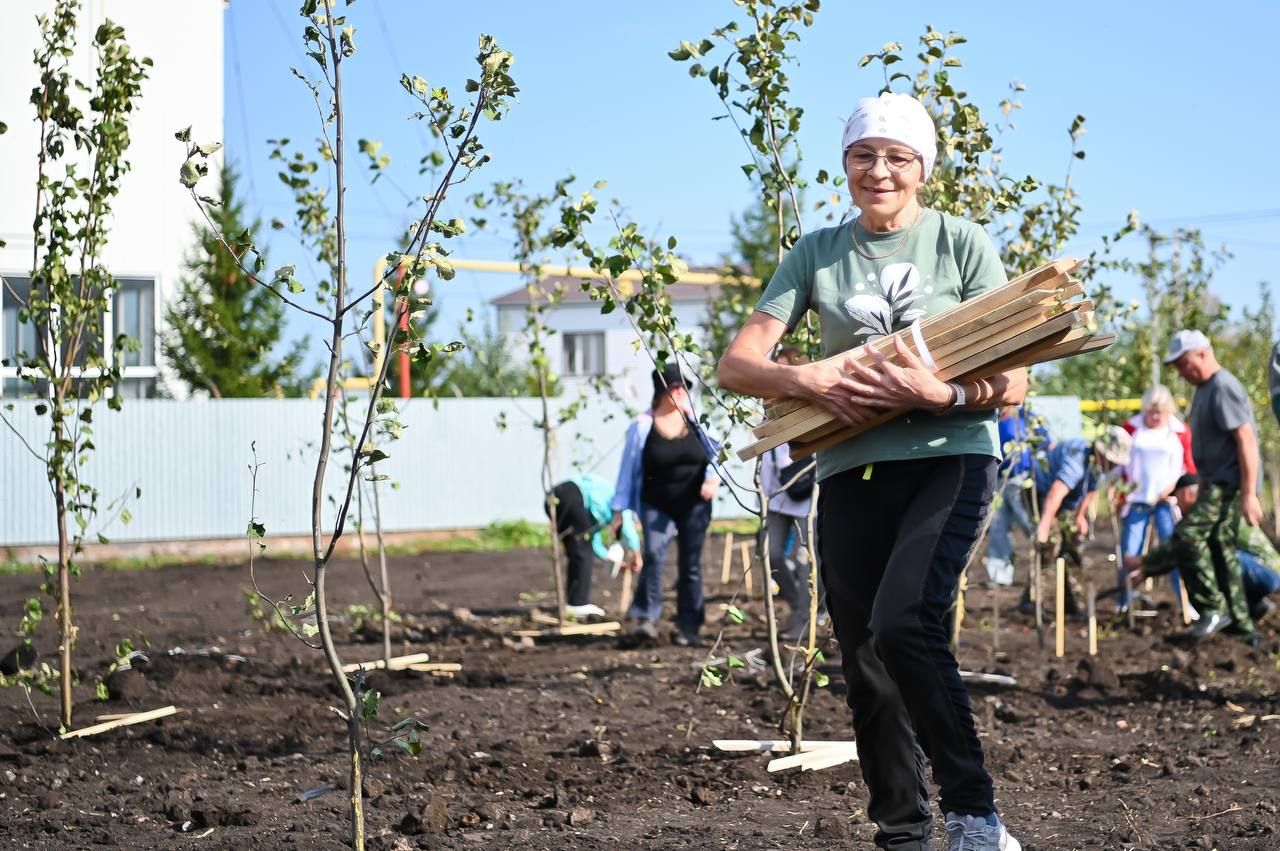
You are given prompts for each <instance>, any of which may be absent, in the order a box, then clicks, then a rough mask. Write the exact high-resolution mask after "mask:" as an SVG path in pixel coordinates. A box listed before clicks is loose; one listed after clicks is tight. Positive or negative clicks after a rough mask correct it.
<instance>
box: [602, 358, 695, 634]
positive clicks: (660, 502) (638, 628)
mask: <svg viewBox="0 0 1280 851" xmlns="http://www.w3.org/2000/svg"><path fill="white" fill-rule="evenodd" d="M718 451H719V447H718V446H717V445H716V444H715V443H714V442H713V441H712V440H711V439H710V438H708V437H707V436H706V434H705V433H704V432H703V431H702V430H701V429H700V428H699V427H698V424H697V421H696V420H695V419H694V417H693V409H692V407H691V406H690V404H689V387H688V381H687V380H686V378H685V376H684V374H683V373H682V372H681V371H680V367H679V365H678V364H676V363H674V362H672V363H667V364H666V365H665V367H664V368H663V369H662V370H661V371H659V370H654V372H653V407H652V409H651V410H650V411H648V412H646V413H644V414H641V415H640V416H639V417H637V418H636V419H635V420H633V421H632V423H631V426H630V427H629V428H628V430H627V439H626V444H625V446H624V447H623V450H622V463H621V465H620V467H619V470H618V484H617V487H616V488H615V490H614V497H613V511H614V515H613V516H614V524H615V526H616V525H618V524H620V523H621V522H622V512H623V511H626V510H631V511H634V512H636V514H637V515H638V516H639V517H640V526H641V529H642V530H643V534H644V542H643V553H644V558H643V567H642V568H641V569H640V577H639V579H638V581H637V582H636V588H635V593H634V595H633V596H632V599H631V608H630V609H629V610H628V612H627V617H628V618H630V619H631V620H632V621H633V622H634V624H635V627H634V630H633V632H632V634H631V636H630V640H631V642H632V643H648V642H652V641H654V640H656V639H657V636H658V627H657V622H658V620H659V618H660V617H661V616H662V587H663V582H662V573H663V568H664V567H665V563H666V558H667V548H668V547H669V546H670V545H671V541H672V539H675V541H676V547H677V556H678V558H677V564H678V567H679V574H678V577H677V579H676V633H675V637H674V641H675V643H676V644H678V645H681V646H686V647H688V646H697V645H699V644H700V643H701V639H700V638H699V636H698V631H699V630H700V629H701V627H702V623H703V620H704V619H705V612H704V605H703V595H702V544H703V541H704V540H705V539H706V534H707V527H708V526H709V525H710V524H711V501H712V500H713V499H714V498H715V495H716V491H717V490H718V489H719V487H720V477H719V476H718V475H717V474H716V472H715V464H714V459H715V457H716V453H717V452H718Z"/></svg>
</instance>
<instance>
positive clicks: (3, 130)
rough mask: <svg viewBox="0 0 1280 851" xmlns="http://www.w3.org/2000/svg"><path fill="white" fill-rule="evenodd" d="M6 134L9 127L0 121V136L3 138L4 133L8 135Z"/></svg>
mask: <svg viewBox="0 0 1280 851" xmlns="http://www.w3.org/2000/svg"><path fill="white" fill-rule="evenodd" d="M8 132H9V125H8V124H5V123H4V122H3V121H0V136H3V135H4V134H5V133H8Z"/></svg>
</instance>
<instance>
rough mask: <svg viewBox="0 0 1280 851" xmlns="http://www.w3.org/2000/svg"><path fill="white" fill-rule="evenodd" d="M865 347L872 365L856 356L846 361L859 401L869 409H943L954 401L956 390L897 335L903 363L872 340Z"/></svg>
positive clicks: (897, 351) (897, 349)
mask: <svg viewBox="0 0 1280 851" xmlns="http://www.w3.org/2000/svg"><path fill="white" fill-rule="evenodd" d="M862 349H863V351H864V352H865V353H866V355H867V357H868V358H870V359H871V363H872V366H870V367H867V366H863V365H862V364H861V363H859V362H858V361H857V360H856V359H855V358H853V357H850V358H848V359H847V360H846V361H845V370H846V371H847V372H848V373H849V378H850V379H851V382H852V385H853V386H852V388H851V390H852V392H853V394H854V398H853V401H854V402H855V403H856V404H859V405H863V406H866V407H869V408H928V409H931V410H938V411H940V410H942V409H944V408H946V407H947V406H948V405H949V404H950V403H951V401H952V389H951V388H950V387H948V386H947V385H946V383H945V382H943V381H941V380H939V379H938V377H937V376H936V375H934V374H933V373H932V372H930V371H929V369H928V368H927V367H926V366H925V365H924V364H923V363H921V362H920V359H919V358H918V357H916V355H915V353H914V352H912V351H911V350H910V349H909V348H907V346H906V344H905V343H903V342H902V338H901V337H894V338H893V349H894V353H895V354H897V356H898V359H899V361H900V362H901V363H902V364H903V365H902V366H898V365H897V364H895V363H893V362H892V361H890V360H889V358H887V357H885V356H884V355H882V354H881V353H880V352H878V351H876V349H875V348H874V347H872V346H871V344H869V343H868V344H867V345H865V346H863V347H862Z"/></svg>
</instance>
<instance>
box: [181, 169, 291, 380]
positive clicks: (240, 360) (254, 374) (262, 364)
mask: <svg viewBox="0 0 1280 851" xmlns="http://www.w3.org/2000/svg"><path fill="white" fill-rule="evenodd" d="M236 180H237V178H236V174H235V172H234V171H233V170H232V169H231V168H230V166H223V169H222V203H221V206H218V207H215V208H211V210H210V212H211V215H212V218H213V222H214V225H215V227H216V228H217V232H216V233H215V232H214V231H213V230H210V229H209V227H208V226H207V225H205V224H203V223H201V224H197V225H196V226H195V231H196V237H197V242H198V244H197V247H196V248H194V249H193V250H192V251H191V252H190V253H189V254H188V256H187V258H186V261H185V267H186V273H185V275H184V276H183V278H182V280H181V281H180V283H179V291H178V294H177V296H176V298H175V299H174V300H173V302H172V303H170V304H169V306H168V307H166V309H165V329H164V331H163V333H162V334H161V337H160V351H161V353H162V354H163V355H164V358H165V360H166V361H167V362H168V364H169V366H170V368H171V369H172V370H173V372H174V373H175V374H176V375H177V376H178V378H179V379H181V380H182V381H183V382H184V383H185V384H186V385H187V386H188V388H189V389H190V390H191V392H192V393H200V392H201V391H203V392H205V393H208V394H209V395H210V396H212V397H214V398H215V399H223V398H234V397H260V396H280V395H284V396H298V395H302V394H303V393H304V392H305V390H306V386H307V384H308V383H309V378H310V377H311V376H309V375H307V374H305V373H304V371H303V367H302V362H303V358H304V355H305V353H306V345H307V344H306V340H305V339H303V340H297V341H294V342H293V343H292V344H289V345H287V346H284V347H283V352H282V354H280V355H278V356H277V355H276V350H277V349H278V348H281V341H282V338H283V336H284V331H285V314H284V304H283V303H282V302H281V301H280V300H279V299H278V298H277V297H276V296H275V295H273V294H272V293H271V291H270V290H268V289H267V288H266V287H260V286H257V285H255V284H254V282H253V281H252V280H251V279H250V278H249V276H248V275H247V274H245V272H244V271H243V270H242V269H241V267H240V265H239V264H238V263H237V261H236V258H234V257H232V256H231V253H230V250H228V248H227V246H226V245H224V244H223V243H222V241H221V240H220V239H219V238H218V236H217V233H223V234H231V235H235V234H243V233H246V231H247V233H248V236H246V237H245V238H244V239H239V240H235V241H234V242H232V243H231V245H232V247H235V246H236V245H237V243H240V244H243V243H247V242H249V241H251V240H252V239H253V236H254V234H255V233H256V232H257V231H258V230H259V229H260V226H261V222H260V221H259V220H256V219H255V220H254V221H253V223H252V224H251V225H246V224H245V210H244V202H243V201H242V200H241V199H240V198H239V197H238V196H237V195H236Z"/></svg>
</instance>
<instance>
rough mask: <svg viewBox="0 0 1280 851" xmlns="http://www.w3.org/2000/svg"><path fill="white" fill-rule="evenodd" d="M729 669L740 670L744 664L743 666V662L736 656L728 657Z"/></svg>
mask: <svg viewBox="0 0 1280 851" xmlns="http://www.w3.org/2000/svg"><path fill="white" fill-rule="evenodd" d="M729 667H730V668H742V667H745V664H744V663H743V661H742V660H741V659H739V658H738V657H737V656H730V657H729Z"/></svg>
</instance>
